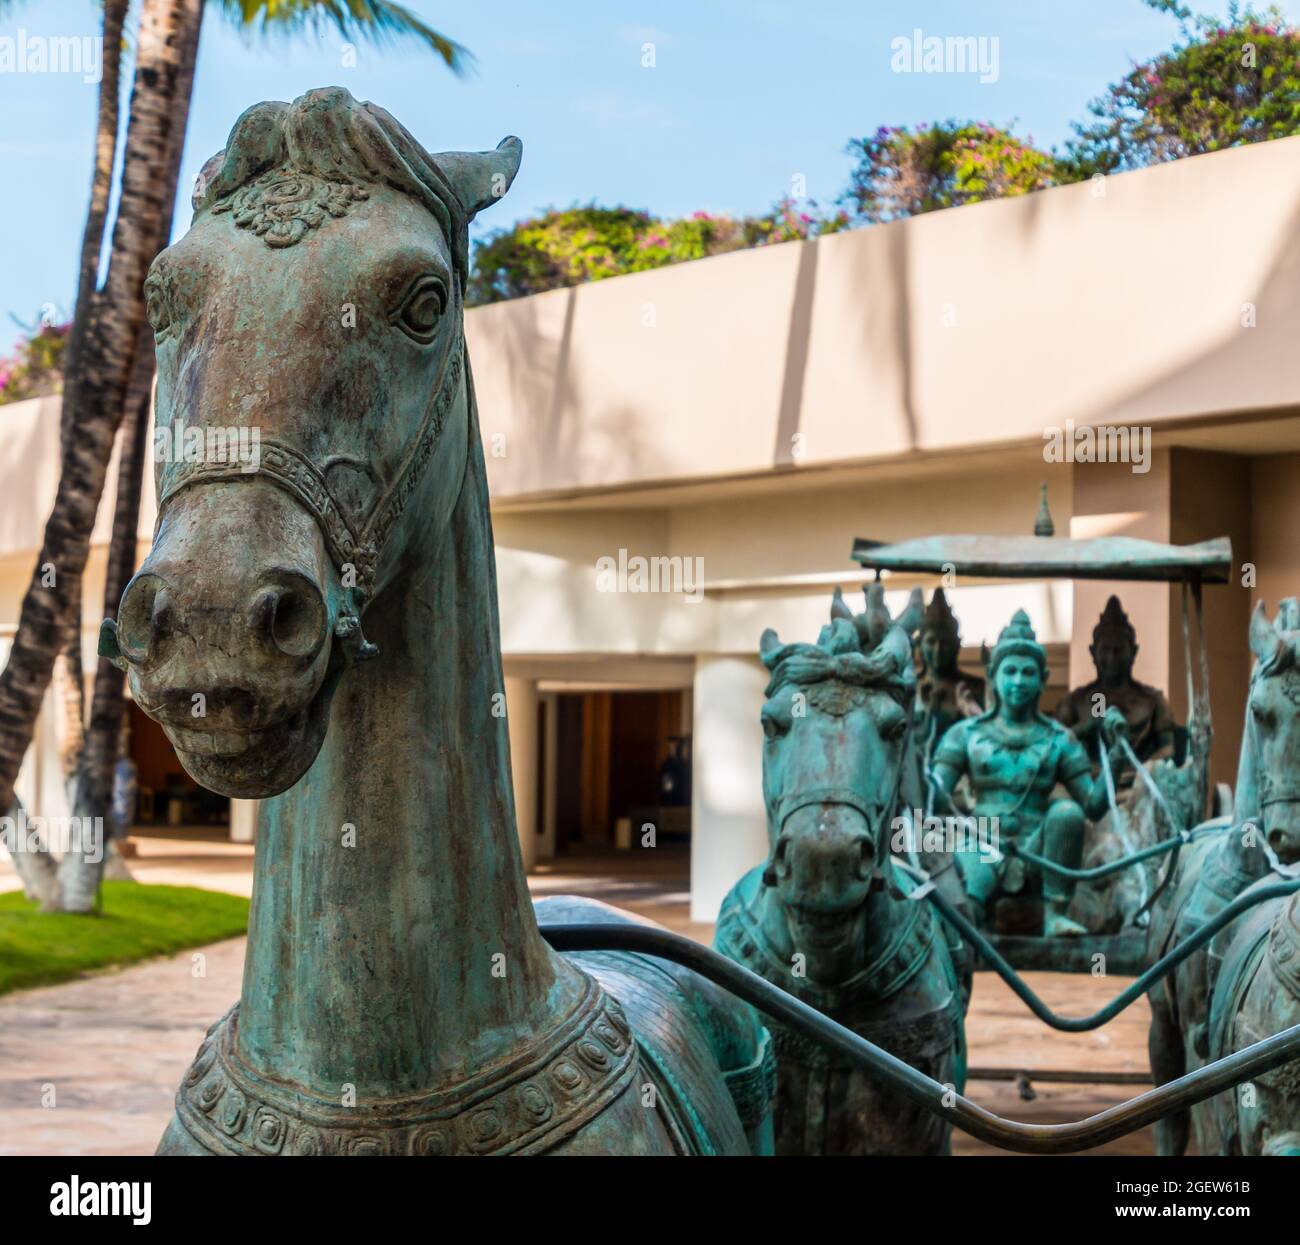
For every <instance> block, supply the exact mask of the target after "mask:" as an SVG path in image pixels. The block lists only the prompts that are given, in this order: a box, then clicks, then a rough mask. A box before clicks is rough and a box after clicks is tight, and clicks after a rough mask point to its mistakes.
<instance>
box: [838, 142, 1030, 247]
mask: <svg viewBox="0 0 1300 1245" xmlns="http://www.w3.org/2000/svg"><path fill="white" fill-rule="evenodd" d="M847 150H848V152H849V154H850V155H853V156H856V157H857V159H858V163H857V165H856V167H855V168H854V170H853V172H852V174H851V175H850V179H849V186H848V189H847V190H846V191H845V192H844V194H843V195H842V196H841V197H840V202H841V203H843V204H845V205H846V206H847V207H848V209H849V211H850V212H851V213H852V216H853V219H854V221H855V222H858V223H862V224H878V223H881V222H883V221H891V220H898V219H899V218H901V217H905V216H916V215H919V214H920V213H922V212H933V211H935V210H936V209H938V208H948V207H960V206H961V205H963V204H967V203H979V202H981V201H982V200H984V199H1000V198H1003V197H1005V196H1007V195H1023V194H1028V193H1029V192H1030V191H1031V190H1041V189H1042V188H1043V187H1044V186H1050V185H1051V184H1052V183H1053V181H1054V180H1055V174H1056V167H1055V160H1054V159H1053V157H1052V156H1051V155H1049V154H1048V153H1047V152H1044V151H1040V150H1039V149H1038V148H1036V147H1035V146H1034V145H1033V143H1032V140H1029V141H1024V140H1021V139H1019V138H1017V137H1016V136H1015V135H1014V134H1012V133H1011V132H1010V130H1006V129H999V128H998V127H997V126H994V125H990V124H988V123H987V122H983V121H954V120H951V119H950V120H947V121H936V122H933V123H932V124H930V125H924V126H918V127H916V128H915V129H912V128H909V127H908V126H888V125H882V126H881V127H880V128H879V129H878V130H877V131H876V132H875V133H874V134H873V135H871V136H870V137H869V138H856V139H853V140H852V141H851V142H850V143H849V145H848V149H847Z"/></svg>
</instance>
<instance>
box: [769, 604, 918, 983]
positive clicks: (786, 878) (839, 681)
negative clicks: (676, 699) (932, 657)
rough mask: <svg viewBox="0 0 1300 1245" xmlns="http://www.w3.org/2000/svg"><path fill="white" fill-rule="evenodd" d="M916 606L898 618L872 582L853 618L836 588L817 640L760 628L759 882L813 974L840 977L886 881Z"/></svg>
mask: <svg viewBox="0 0 1300 1245" xmlns="http://www.w3.org/2000/svg"><path fill="white" fill-rule="evenodd" d="M919 608H920V606H919V593H918V594H916V595H915V596H914V598H913V601H912V603H910V604H909V606H908V610H907V614H908V620H904V619H901V618H900V620H899V621H897V622H896V621H894V620H893V619H891V618H890V616H889V613H888V611H887V610H886V609H885V607H884V604H883V590H882V589H881V588H880V585H879V584H873V585H871V587H870V588H869V589H868V593H867V609H866V611H865V612H864V613H863V614H860V615H856V616H855V615H854V614H853V613H852V612H851V611H850V610H849V609H848V608H847V606H845V604H844V602H843V600H842V599H841V598H840V596H839V593H838V592H837V593H836V597H835V602H834V604H833V605H832V607H831V621H830V623H829V625H827V626H826V627H824V628H823V629H822V632H821V635H820V637H819V638H818V641H817V643H816V644H782V643H781V641H780V639H779V638H778V637H777V635H776V633H775V632H774V631H772V630H770V629H769V630H768V631H765V632H764V633H763V637H762V641H761V645H760V652H761V655H762V659H763V662H764V664H765V665H766V666H767V668H768V670H769V671H770V672H771V680H770V682H769V683H768V686H767V691H766V701H765V703H764V705H763V709H762V723H763V733H764V736H765V738H766V743H765V746H764V751H763V795H764V799H765V801H766V804H767V822H768V838H769V842H770V845H771V853H770V857H769V861H768V866H767V869H766V871H765V873H764V881H765V882H766V883H767V885H769V886H771V887H773V888H774V889H775V891H776V893H777V895H778V897H779V898H780V900H781V903H782V907H783V908H784V911H785V917H786V920H787V922H788V923H789V928H790V935H791V938H792V941H793V944H794V946H795V947H796V948H797V949H798V950H800V951H803V952H805V953H806V954H807V955H808V957H809V965H808V969H809V973H810V975H811V976H814V977H824V978H832V977H835V976H837V975H840V974H841V973H842V972H843V970H844V967H845V964H846V962H848V961H849V960H851V958H854V957H856V956H857V955H858V954H859V953H860V951H861V948H862V946H863V945H864V940H863V938H862V932H863V929H864V928H865V926H864V920H865V917H864V912H865V906H866V901H867V897H868V895H869V894H870V893H871V892H872V891H873V890H875V889H878V888H879V886H880V885H881V884H882V883H883V882H884V881H885V880H887V878H888V870H889V849H890V844H889V825H890V822H891V820H892V818H893V817H894V814H895V809H896V806H897V804H898V800H899V791H900V781H901V775H902V772H903V765H904V756H905V752H906V748H907V743H908V738H909V733H910V729H911V724H912V700H913V695H914V691H915V683H916V675H915V672H914V669H913V664H912V647H911V642H910V640H909V638H908V627H909V626H910V625H911V624H910V616H911V615H912V614H914V613H916V612H917V611H918V610H919ZM900 624H902V625H900Z"/></svg>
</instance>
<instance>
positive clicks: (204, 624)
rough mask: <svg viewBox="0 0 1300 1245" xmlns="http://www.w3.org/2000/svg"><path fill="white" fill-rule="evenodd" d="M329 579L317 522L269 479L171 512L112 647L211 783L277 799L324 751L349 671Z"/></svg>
mask: <svg viewBox="0 0 1300 1245" xmlns="http://www.w3.org/2000/svg"><path fill="white" fill-rule="evenodd" d="M331 579H332V566H331V563H330V560H329V556H328V553H327V552H326V550H325V548H324V543H323V541H322V539H321V536H320V533H319V531H318V529H317V526H316V524H315V522H314V521H313V520H312V518H311V517H310V516H309V515H308V514H307V513H305V512H304V511H303V510H302V509H301V508H299V507H297V506H295V505H294V503H293V501H292V499H291V498H290V497H289V496H288V495H286V494H285V493H284V492H283V491H281V490H278V489H275V488H273V487H270V486H268V485H266V484H265V483H263V482H260V481H256V480H249V481H241V482H225V483H218V484H212V485H209V486H208V487H205V488H202V489H193V490H190V491H189V492H188V493H186V494H182V495H181V496H180V497H178V498H177V499H176V502H175V503H174V504H173V505H172V506H171V507H170V508H169V509H168V511H167V513H166V515H165V517H164V520H163V522H162V523H161V524H160V525H159V529H158V533H157V535H156V537H155V540H154V545H153V548H152V549H151V550H150V552H149V556H148V557H147V558H146V559H145V562H144V564H143V566H141V568H140V570H139V572H138V573H137V574H136V576H135V577H134V578H133V579H132V580H131V582H130V583H129V584H128V585H127V587H126V591H125V592H124V593H123V594H122V602H121V605H120V606H119V607H118V616H117V622H116V625H115V626H114V625H112V624H105V628H104V631H103V633H102V634H101V650H102V651H103V650H106V652H105V655H107V656H110V657H113V658H114V659H115V660H117V661H118V663H119V664H121V665H124V666H125V668H126V670H127V673H128V678H129V680H130V684H131V691H132V694H133V695H134V697H135V699H136V701H137V703H138V704H139V705H140V707H141V709H142V710H144V712H145V713H147V714H148V715H149V716H150V717H152V718H153V719H154V720H155V721H157V722H158V723H159V724H160V725H161V726H162V727H163V730H164V731H165V733H166V734H167V737H168V739H169V740H170V741H171V743H172V745H173V747H175V749H176V752H177V755H178V757H179V758H180V761H181V764H182V765H183V766H184V767H185V769H186V771H187V772H188V773H189V774H190V775H191V776H192V777H193V778H194V779H195V780H196V781H197V782H199V783H201V784H202V785H203V786H205V787H208V788H210V789H212V790H214V791H217V792H220V793H221V794H223V795H229V796H236V797H243V798H262V797H265V796H270V795H276V794H278V793H279V792H281V791H283V790H285V789H286V788H288V787H289V786H291V785H292V784H293V783H295V782H297V781H298V779H299V778H301V777H302V775H303V774H304V773H306V771H307V770H308V769H309V768H310V767H311V764H312V762H313V761H314V760H315V759H316V755H317V753H318V752H319V751H320V747H321V744H322V743H323V742H324V737H325V729H326V726H327V724H328V716H329V714H328V709H329V701H330V697H331V696H332V693H333V689H334V686H335V684H336V682H337V674H338V673H339V671H340V670H341V667H342V662H341V661H340V660H339V658H338V656H337V651H338V646H337V645H335V644H334V643H333V631H334V623H335V621H336V616H337V614H338V605H337V597H338V594H337V592H336V591H332V590H331V587H330V585H331ZM332 597H333V598H334V601H333V602H332V601H331V598H332Z"/></svg>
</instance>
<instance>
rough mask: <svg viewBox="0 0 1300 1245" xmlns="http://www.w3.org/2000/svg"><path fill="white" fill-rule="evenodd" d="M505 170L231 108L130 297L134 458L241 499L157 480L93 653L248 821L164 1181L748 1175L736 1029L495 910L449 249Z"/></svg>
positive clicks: (478, 471) (756, 1140)
mask: <svg viewBox="0 0 1300 1245" xmlns="http://www.w3.org/2000/svg"><path fill="white" fill-rule="evenodd" d="M521 151H522V148H521V145H520V143H519V141H518V140H517V139H506V140H505V141H504V142H502V144H501V145H500V146H499V147H498V148H497V149H496V150H495V151H488V152H480V153H463V152H444V153H441V154H436V155H435V154H431V153H430V152H428V151H426V150H425V149H424V148H423V147H422V146H421V145H420V144H419V143H417V142H416V141H415V139H414V138H412V136H411V135H410V134H409V133H407V131H406V130H404V129H403V128H402V127H401V126H400V125H399V124H398V123H397V122H396V121H395V120H394V119H393V118H392V117H391V116H389V115H388V114H387V113H386V112H384V111H383V110H382V109H380V108H377V107H375V106H374V105H372V104H362V103H358V102H357V101H356V100H354V99H353V98H352V97H351V96H350V95H349V94H348V93H347V92H346V91H344V90H341V89H338V88H331V89H326V90H320V91H313V92H310V93H308V94H307V95H305V96H303V97H302V98H300V99H298V100H297V101H295V102H294V103H293V104H283V103H267V104H260V105H258V106H256V107H254V108H252V109H250V110H249V111H248V112H246V113H245V114H244V115H243V116H242V117H241V118H240V119H239V121H238V122H237V123H236V125H235V128H234V130H233V131H232V132H231V135H230V138H229V140H228V142H227V145H226V148H225V150H224V151H223V152H221V153H219V154H218V155H217V156H216V157H214V158H213V159H212V160H210V161H209V162H208V164H207V165H206V166H205V168H204V170H203V173H202V175H201V177H200V179H199V185H198V188H197V190H196V195H195V208H196V212H195V218H194V222H193V224H192V226H191V228H190V231H189V232H188V233H187V234H186V236H185V237H184V238H183V239H181V240H180V241H179V242H178V243H176V244H175V245H174V246H172V247H170V248H169V249H168V250H167V251H165V252H163V254H162V255H160V256H159V257H158V259H157V260H156V262H155V264H154V266H153V270H152V272H151V274H150V277H149V281H148V287H147V288H148V291H149V313H150V320H151V323H152V324H153V327H154V331H155V336H156V339H157V356H158V389H157V413H158V414H157V418H158V422H159V426H160V427H163V428H166V427H171V426H174V425H175V424H176V421H178V420H182V419H183V420H184V421H185V422H186V423H187V424H189V425H191V426H199V427H203V428H205V429H206V428H214V429H215V428H221V427H227V428H228V427H230V426H232V425H233V426H237V427H238V428H241V429H243V428H247V429H249V430H252V429H257V430H258V432H259V435H260V462H259V464H258V465H257V467H256V469H248V468H247V467H246V465H245V464H243V463H229V462H222V461H219V460H213V459H210V458H205V459H204V460H203V461H201V462H194V463H191V462H184V463H180V462H174V461H167V460H164V461H159V462H158V463H157V485H158V496H159V498H160V501H159V513H160V519H159V523H158V527H157V530H156V533H155V538H154V542H153V547H152V549H151V550H150V553H149V556H148V558H147V559H146V561H145V563H144V565H143V566H142V567H141V569H140V571H139V573H138V574H137V575H136V577H135V579H134V580H133V581H132V583H131V584H130V585H129V586H128V588H127V590H126V592H125V594H124V596H123V600H122V605H121V608H120V610H119V613H118V621H117V625H116V627H113V626H106V627H105V629H104V632H103V634H102V645H103V648H104V649H105V651H107V652H108V653H109V654H110V655H112V656H114V657H115V659H117V660H119V661H121V662H122V663H123V665H124V666H125V667H126V668H127V669H128V671H129V678H130V682H131V688H132V693H133V695H134V696H135V698H136V700H137V702H138V703H140V704H141V706H142V707H143V708H144V709H145V710H146V712H148V713H149V714H150V715H151V716H153V717H154V718H156V719H157V720H158V721H159V722H161V723H162V725H163V727H164V730H165V731H166V732H167V735H168V737H169V738H170V739H171V741H172V743H173V744H174V745H175V746H176V749H177V754H178V756H179V757H180V759H181V762H182V764H183V765H184V766H185V768H186V770H187V771H188V772H189V773H190V774H191V775H193V777H194V778H195V779H196V780H197V781H199V782H200V783H202V784H203V785H204V786H207V787H209V788H211V789H213V790H216V791H219V792H222V793H224V794H228V795H232V796H241V797H251V798H257V799H259V800H261V801H262V803H261V808H260V815H259V822H258V834H257V851H256V864H255V875H254V890H253V903H252V912H251V918H250V927H249V949H248V959H247V963H246V967H245V975H244V987H243V992H242V996H241V999H240V1002H239V1004H238V1006H237V1007H236V1008H234V1009H232V1011H231V1012H230V1013H229V1014H228V1015H227V1016H225V1017H223V1018H222V1019H220V1020H219V1021H217V1023H215V1024H214V1025H213V1027H212V1029H211V1030H210V1032H209V1035H208V1037H207V1039H206V1040H205V1041H204V1043H203V1045H202V1046H201V1048H200V1050H199V1052H198V1054H197V1056H196V1058H195V1061H194V1064H193V1065H192V1067H191V1069H190V1070H189V1072H188V1073H187V1075H186V1077H185V1079H184V1082H183V1084H182V1086H181V1089H180V1092H179V1094H178V1095H177V1113H176V1117H175V1119H174V1120H173V1122H172V1124H171V1126H170V1127H169V1129H168V1130H167V1133H166V1135H165V1136H164V1138H163V1140H162V1143H161V1146H160V1152H162V1153H168V1154H241V1155H242V1154H247V1155H257V1154H304V1155H312V1154H340V1155H373V1154H413V1155H438V1154H534V1153H570V1154H586V1153H611V1152H612V1153H627V1154H674V1153H677V1154H682V1153H718V1154H739V1153H748V1152H750V1150H751V1149H752V1148H762V1146H763V1144H764V1138H765V1135H766V1132H765V1127H764V1122H765V1119H766V1116H767V1106H768V1095H767V1094H765V1093H764V1086H769V1087H770V1081H771V1075H772V1072H771V1066H770V1059H771V1055H770V1043H769V1042H768V1039H767V1035H766V1033H765V1031H764V1030H763V1028H762V1026H761V1025H760V1024H759V1023H758V1022H757V1020H756V1019H755V1017H754V1014H753V1012H752V1011H751V1009H750V1008H749V1007H748V1006H747V1005H744V1004H741V1003H739V1002H736V1001H734V1000H732V999H730V998H728V997H727V996H724V995H722V994H721V993H720V992H718V991H716V990H715V989H714V988H712V987H710V986H709V985H708V983H706V982H702V981H700V980H699V979H698V978H696V977H694V975H693V974H690V973H687V972H684V971H681V972H678V971H670V970H667V969H665V968H663V967H662V966H660V965H657V964H656V963H654V962H651V961H647V960H645V959H643V958H641V957H636V956H630V955H619V956H614V957H601V958H600V959H599V960H598V961H591V960H588V961H583V962H582V964H581V965H580V964H579V962H578V959H577V958H568V957H565V956H561V955H559V954H557V953H556V952H554V951H552V950H551V949H550V947H549V946H548V945H547V944H546V943H545V942H544V941H543V939H542V938H541V936H540V934H539V932H538V928H537V920H536V917H535V915H534V912H533V907H532V905H531V903H530V901H529V896H528V890H527V887H526V885H525V882H524V876H523V869H522V866H521V861H520V853H519V843H518V835H517V830H516V826H515V817H514V807H513V795H512V790H511V781H510V757H509V740H508V735H507V731H506V722H505V718H504V713H503V712H502V710H503V708H504V694H503V680H502V674H501V653H500V641H499V635H498V620H497V602H496V580H495V565H494V553H493V542H492V530H491V523H490V519H489V513H488V495H487V485H486V473H485V470H484V464H483V454H482V447H481V443H480V433H479V426H478V412H477V407H476V404H475V401H474V392H473V385H472V381H471V379H470V369H469V360H468V357H467V355H466V352H465V345H464V340H463V296H464V284H465V279H466V267H467V256H468V225H469V221H470V219H471V218H472V217H473V216H474V214H475V213H477V212H478V211H480V210H482V209H484V208H486V207H488V206H490V205H491V204H493V203H495V202H496V201H497V200H498V199H499V198H500V197H501V196H502V195H503V194H504V193H505V192H506V191H507V190H508V188H509V186H510V183H511V181H512V180H513V178H514V175H515V172H516V170H517V168H518V166H519V160H520V156H521ZM363 617H364V627H365V630H364V634H363V631H362V620H363ZM564 910H565V916H566V919H567V920H571V921H581V920H584V919H586V920H592V919H604V920H608V919H610V910H608V909H606V908H604V907H603V906H602V905H597V904H590V903H586V904H584V903H583V901H578V900H570V901H565V909H564ZM584 913H585V914H586V915H585V916H584ZM593 913H595V914H597V915H596V916H593ZM615 917H616V918H619V919H626V918H621V914H615Z"/></svg>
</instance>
